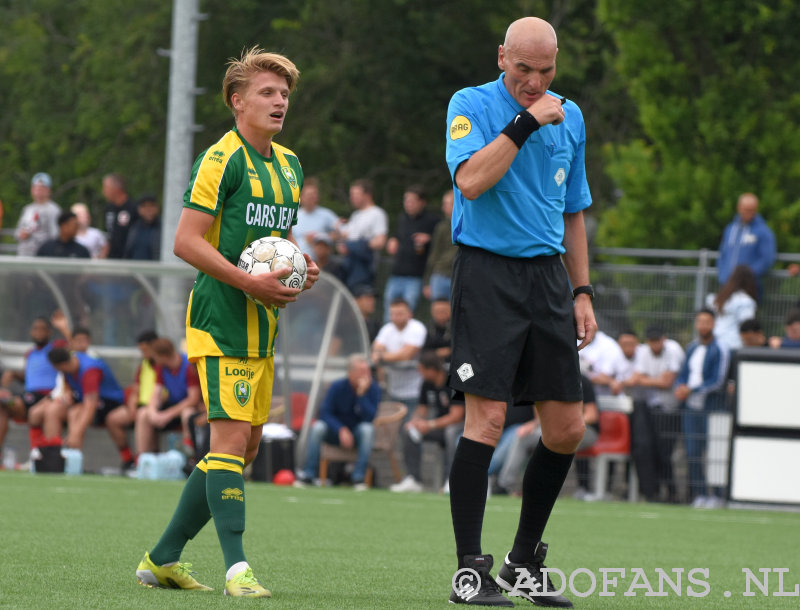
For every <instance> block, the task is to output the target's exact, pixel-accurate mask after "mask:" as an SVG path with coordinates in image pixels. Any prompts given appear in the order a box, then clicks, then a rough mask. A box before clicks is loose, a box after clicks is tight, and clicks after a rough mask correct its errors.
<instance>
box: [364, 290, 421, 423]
mask: <svg viewBox="0 0 800 610" xmlns="http://www.w3.org/2000/svg"><path fill="white" fill-rule="evenodd" d="M389 319H390V321H389V322H388V323H387V324H384V325H383V326H382V327H381V330H380V331H379V332H378V336H377V337H375V341H374V342H373V343H372V363H373V364H374V365H376V366H378V367H381V369H380V370H381V372H382V373H384V374H385V375H386V376H387V377H388V380H387V384H386V386H387V389H388V394H389V398H390V399H391V400H397V401H400V402H402V403H403V404H404V405H406V407H407V408H408V412H409V413H410V412H411V411H412V410H413V409H414V407H416V403H417V398H418V397H419V389H420V386H421V385H422V377H421V376H420V374H419V371H418V370H417V357H418V355H419V352H420V350H421V349H422V346H423V345H424V344H425V334H426V332H427V331H426V330H425V325H424V324H423V323H422V322H420V321H419V320H415V319H414V318H413V316H412V315H411V308H410V307H409V306H408V303H406V302H405V301H404V300H402V299H397V300H396V301H394V302H393V303H392V304H391V306H390V307H389Z"/></svg>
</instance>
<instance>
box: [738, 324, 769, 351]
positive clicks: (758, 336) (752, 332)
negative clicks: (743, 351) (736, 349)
mask: <svg viewBox="0 0 800 610" xmlns="http://www.w3.org/2000/svg"><path fill="white" fill-rule="evenodd" d="M739 337H740V338H741V340H742V347H769V344H768V343H767V337H766V335H765V334H764V329H763V328H761V322H759V321H758V320H757V319H755V318H752V319H750V320H745V321H744V322H742V323H741V324H740V325H739Z"/></svg>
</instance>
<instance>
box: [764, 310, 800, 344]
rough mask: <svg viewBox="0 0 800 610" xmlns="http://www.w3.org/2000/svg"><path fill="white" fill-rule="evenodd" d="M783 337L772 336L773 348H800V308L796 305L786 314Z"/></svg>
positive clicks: (770, 342)
mask: <svg viewBox="0 0 800 610" xmlns="http://www.w3.org/2000/svg"><path fill="white" fill-rule="evenodd" d="M784 330H785V334H784V335H783V337H770V339H769V346H770V347H772V348H788V349H792V348H795V349H796V348H800V308H798V307H795V308H793V309H791V310H790V311H789V313H788V314H787V315H786V322H785V326H784Z"/></svg>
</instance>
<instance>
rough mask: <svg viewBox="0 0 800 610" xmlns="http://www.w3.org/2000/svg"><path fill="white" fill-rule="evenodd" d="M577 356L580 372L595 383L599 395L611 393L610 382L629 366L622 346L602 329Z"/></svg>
mask: <svg viewBox="0 0 800 610" xmlns="http://www.w3.org/2000/svg"><path fill="white" fill-rule="evenodd" d="M578 357H579V358H580V362H581V371H582V373H583V374H584V375H586V376H587V377H588V378H589V379H590V380H591V381H592V383H593V384H595V386H596V389H597V393H598V394H600V395H609V394H612V393H613V392H612V391H611V388H610V384H611V382H612V381H614V380H616V379H617V377H618V376H620V375H621V374H622V371H623V370H624V369H626V368H628V366H629V365H628V360H627V359H626V358H625V354H624V353H623V352H622V347H620V345H619V343H618V342H617V341H614V339H612V338H611V337H609V336H608V335H607V334H606V333H604V332H603V331H602V330H598V331H597V334H595V336H594V341H592V342H591V343H590V344H589V345H587V346H586V347H584V348H583V349H582V350H581V351H580V352H578Z"/></svg>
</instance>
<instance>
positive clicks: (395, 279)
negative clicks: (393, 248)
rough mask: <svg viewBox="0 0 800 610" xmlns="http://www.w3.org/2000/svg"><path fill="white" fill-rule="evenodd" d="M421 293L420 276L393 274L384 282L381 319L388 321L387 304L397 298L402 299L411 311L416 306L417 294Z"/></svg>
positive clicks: (412, 311)
mask: <svg viewBox="0 0 800 610" xmlns="http://www.w3.org/2000/svg"><path fill="white" fill-rule="evenodd" d="M420 294H422V278H421V277H411V276H406V275H393V276H391V277H390V278H389V281H387V282H386V290H384V291H383V321H384V323H388V322H389V305H391V304H392V301H394V300H395V299H397V298H401V299H403V300H404V301H405V302H406V303H408V306H409V307H410V308H411V313H412V314H413V313H414V310H415V309H416V308H417V301H419V295H420Z"/></svg>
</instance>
